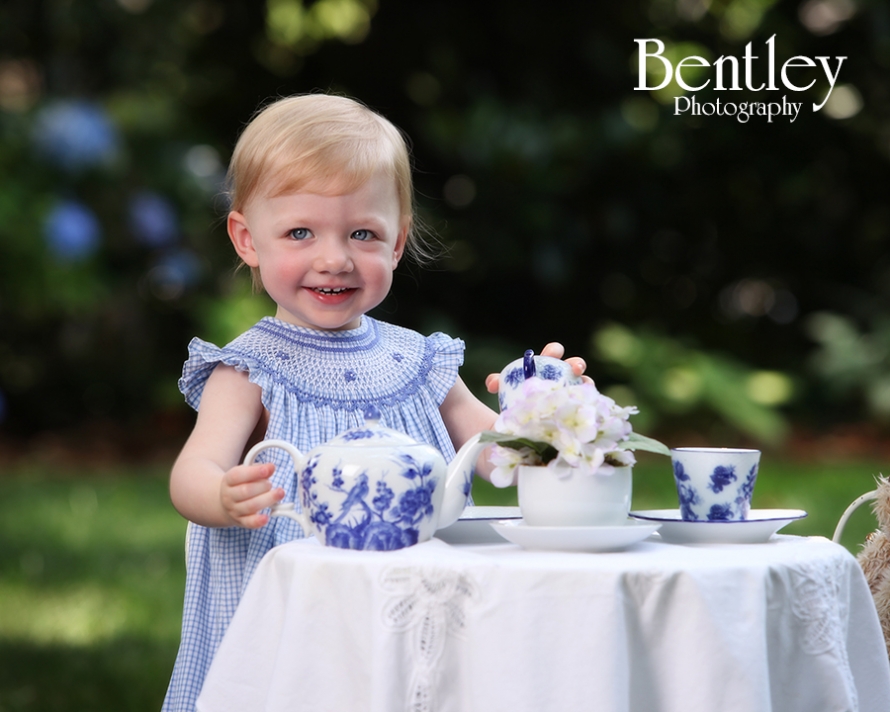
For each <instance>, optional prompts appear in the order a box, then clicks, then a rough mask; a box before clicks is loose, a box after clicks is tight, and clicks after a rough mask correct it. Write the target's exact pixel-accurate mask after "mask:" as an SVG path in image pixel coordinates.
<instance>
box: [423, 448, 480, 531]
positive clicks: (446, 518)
mask: <svg viewBox="0 0 890 712" xmlns="http://www.w3.org/2000/svg"><path fill="white" fill-rule="evenodd" d="M481 437H482V435H481V433H478V434H476V435H474V436H473V437H472V438H470V439H469V440H467V442H465V443H464V445H463V447H462V448H461V449H460V450H458V451H457V454H456V455H455V456H454V459H453V460H452V461H451V464H449V465H448V474H447V475H446V477H445V497H444V499H443V500H442V510H441V512H440V514H439V521H438V522H437V524H436V528H437V529H442V528H444V527H447V526H449V525H451V524H454V523H455V522H456V521H457V520H458V518H459V517H460V515H461V512H463V511H464V507H466V506H467V500H468V499H469V498H470V492H471V491H472V489H473V469H474V468H475V467H476V461H477V460H478V459H479V455H480V453H481V452H482V450H484V449H485V448H486V447H487V446H488V445H489V444H490V443H482V442H479V438H481Z"/></svg>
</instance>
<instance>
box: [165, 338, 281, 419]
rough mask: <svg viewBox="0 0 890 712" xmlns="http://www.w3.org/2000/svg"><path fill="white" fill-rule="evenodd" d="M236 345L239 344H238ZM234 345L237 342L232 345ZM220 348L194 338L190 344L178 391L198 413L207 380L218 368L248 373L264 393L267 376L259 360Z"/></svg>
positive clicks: (229, 348) (228, 348) (251, 380)
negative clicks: (222, 366) (219, 366)
mask: <svg viewBox="0 0 890 712" xmlns="http://www.w3.org/2000/svg"><path fill="white" fill-rule="evenodd" d="M236 341H237V340H236ZM233 343H235V342H233ZM231 346H232V344H230V345H229V346H226V347H225V348H222V349H221V348H219V347H218V346H216V345H215V344H211V343H209V342H207V341H204V340H202V339H198V338H194V339H192V340H191V342H189V357H188V360H187V361H186V362H185V364H184V365H183V367H182V378H180V379H179V391H180V392H181V393H182V394H183V395H184V396H185V402H186V403H188V404H189V405H190V406H191V407H192V408H194V409H195V410H198V405H199V404H200V402H201V394H202V393H204V386H205V385H206V384H207V379H208V378H210V374H211V373H213V369H215V368H216V367H217V366H218V365H219V364H221V363H222V364H225V365H226V366H232V367H233V368H235V370H237V371H247V373H248V377H249V379H250V382H251V383H256V384H257V385H259V386H260V387H261V388H263V389H264V392H265V386H266V385H267V383H266V382H267V381H268V374H267V373H266V369H264V368H263V367H262V365H261V364H260V362H259V361H257V359H255V358H253V357H251V356H250V355H248V354H245V353H242V352H240V351H238V350H237V349H232V348H231Z"/></svg>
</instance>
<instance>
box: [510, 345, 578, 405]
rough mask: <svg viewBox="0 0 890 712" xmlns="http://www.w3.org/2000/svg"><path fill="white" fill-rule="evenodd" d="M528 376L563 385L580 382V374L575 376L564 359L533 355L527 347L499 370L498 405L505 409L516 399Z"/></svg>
mask: <svg viewBox="0 0 890 712" xmlns="http://www.w3.org/2000/svg"><path fill="white" fill-rule="evenodd" d="M528 378H543V379H544V380H545V381H555V382H557V383H561V384H563V385H570V384H574V383H581V376H576V375H575V374H574V372H573V371H572V367H571V365H570V364H568V363H567V362H566V361H562V360H561V359H558V358H553V357H552V356H535V353H534V351H532V350H531V349H529V350H528V351H526V352H525V355H524V356H523V357H522V358H518V359H516V360H515V361H512V362H511V363H508V364H507V366H506V367H505V368H504V370H503V371H501V374H500V385H499V386H498V407H500V409H501V411H505V410H506V409H507V408H509V407H510V405H511V404H512V403H513V401H514V400H515V399H516V397H517V395H518V392H519V387H520V386H521V385H522V384H523V382H524V381H525V380H526V379H528Z"/></svg>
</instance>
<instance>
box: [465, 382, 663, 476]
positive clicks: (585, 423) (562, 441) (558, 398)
mask: <svg viewBox="0 0 890 712" xmlns="http://www.w3.org/2000/svg"><path fill="white" fill-rule="evenodd" d="M519 388H520V391H521V392H520V393H519V394H518V397H517V398H516V400H515V402H514V403H513V404H512V405H511V406H510V407H509V408H508V409H507V410H505V411H504V412H502V413H501V414H500V416H499V417H498V419H497V420H496V421H495V424H494V432H492V431H486V432H484V433H483V434H482V438H481V440H482V441H483V442H491V443H495V445H494V446H493V447H492V452H491V454H490V455H489V460H490V462H491V463H492V464H493V465H494V466H495V467H494V470H493V471H492V473H491V482H492V484H493V485H495V486H496V487H508V486H509V485H512V484H513V483H514V482H515V474H516V468H517V467H519V466H520V465H538V466H540V465H546V466H547V468H548V469H550V470H552V471H553V473H554V474H555V475H556V476H557V477H568V476H570V475H571V474H572V473H573V472H581V473H584V474H586V475H603V476H608V475H611V474H612V473H613V472H614V471H615V468H616V467H626V466H628V465H633V464H634V463H635V462H636V458H635V457H634V454H633V452H632V451H633V450H648V451H650V452H656V453H660V454H663V455H668V456H669V455H670V450H668V449H667V447H665V446H664V445H662V444H661V443H660V442H658V441H657V440H653V439H651V438H647V437H645V436H643V435H640V434H638V433H634V432H633V428H632V427H631V425H630V416H631V415H633V414H634V413H637V412H639V411H638V410H637V408H636V407H635V406H628V407H625V408H622V407H621V406H619V405H617V404H616V403H615V401H614V400H612V399H611V398H609V397H608V396H606V395H603V394H602V393H600V392H599V391H598V390H597V389H596V386H595V385H594V384H593V383H579V384H575V385H568V386H566V385H562V384H560V383H556V382H554V381H548V380H545V379H542V378H529V379H527V380H526V381H524V382H523V383H522V385H521V386H520V387H519Z"/></svg>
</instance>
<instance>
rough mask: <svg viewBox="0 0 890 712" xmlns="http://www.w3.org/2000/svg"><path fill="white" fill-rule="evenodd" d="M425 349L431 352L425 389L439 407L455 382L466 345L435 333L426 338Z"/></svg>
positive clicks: (440, 333)
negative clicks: (426, 388)
mask: <svg viewBox="0 0 890 712" xmlns="http://www.w3.org/2000/svg"><path fill="white" fill-rule="evenodd" d="M427 347H428V348H429V349H430V350H431V352H432V363H431V364H430V370H429V373H428V374H427V387H428V388H429V390H430V395H431V396H432V397H433V400H434V401H435V403H436V405H437V406H439V405H442V401H444V400H445V396H447V395H448V391H450V390H451V387H452V386H453V385H454V384H455V382H456V381H457V373H458V370H459V369H460V367H461V366H462V365H463V362H464V349H465V348H466V345H465V344H464V342H463V340H462V339H454V338H452V337H450V336H448V335H447V334H443V333H442V332H439V331H437V332H436V333H434V334H430V335H429V336H428V337H427Z"/></svg>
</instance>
